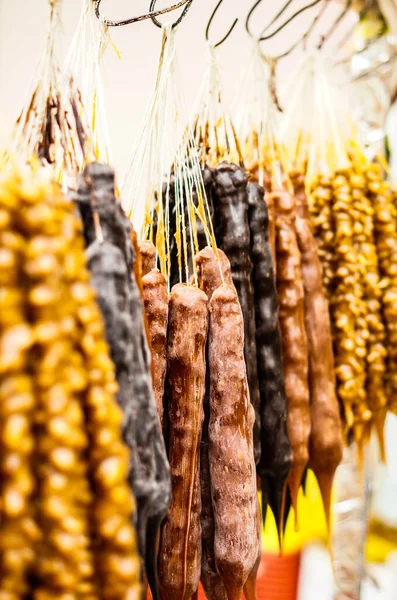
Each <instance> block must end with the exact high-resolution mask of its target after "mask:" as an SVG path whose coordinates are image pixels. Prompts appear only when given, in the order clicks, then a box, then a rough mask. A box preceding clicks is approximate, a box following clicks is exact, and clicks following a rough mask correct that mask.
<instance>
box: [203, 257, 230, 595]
mask: <svg viewBox="0 0 397 600" xmlns="http://www.w3.org/2000/svg"><path fill="white" fill-rule="evenodd" d="M196 266H197V278H198V284H199V287H200V289H201V290H203V291H204V292H205V294H206V295H207V297H208V299H209V300H211V298H212V294H213V293H214V291H215V290H216V289H217V288H218V287H219V286H220V285H222V276H221V271H220V269H222V274H223V279H224V281H225V282H226V283H228V284H230V285H233V283H232V275H231V272H230V263H229V261H228V259H227V258H226V255H225V254H224V253H223V252H222V250H218V259H217V258H216V256H215V254H214V252H213V250H212V249H211V248H204V250H201V251H200V252H199V253H198V254H196ZM207 362H208V361H207ZM206 380H207V382H206V390H205V399H204V424H203V432H202V437H201V444H200V482H201V544H202V557H201V583H202V585H203V588H204V591H205V595H206V597H207V599H208V600H227V594H226V590H225V586H224V585H223V581H222V578H221V577H220V575H219V573H218V572H217V570H216V565H215V554H214V537H215V523H214V511H213V508H212V499H211V474H210V462H209V448H208V425H209V420H210V398H209V396H210V385H209V370H207V378H206Z"/></svg>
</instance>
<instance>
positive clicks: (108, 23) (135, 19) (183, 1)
mask: <svg viewBox="0 0 397 600" xmlns="http://www.w3.org/2000/svg"><path fill="white" fill-rule="evenodd" d="M94 1H95V15H96V17H97V18H98V19H100V20H101V19H102V21H103V23H104V24H105V25H106V26H107V27H122V26H123V25H131V23H138V22H139V21H145V20H146V19H153V18H155V17H159V16H160V15H164V14H166V13H169V12H171V11H173V10H176V9H177V8H181V6H184V5H185V4H187V3H189V4H190V3H191V2H192V1H193V0H180V2H177V3H176V4H173V5H172V6H169V7H168V8H162V9H161V10H156V11H154V12H150V13H147V14H146V15H140V16H139V17H132V18H131V19H125V20H123V21H110V20H109V19H105V18H102V15H101V14H100V12H99V7H100V4H101V2H102V0H94ZM185 10H186V7H185ZM184 12H185V11H184ZM182 14H183V13H182Z"/></svg>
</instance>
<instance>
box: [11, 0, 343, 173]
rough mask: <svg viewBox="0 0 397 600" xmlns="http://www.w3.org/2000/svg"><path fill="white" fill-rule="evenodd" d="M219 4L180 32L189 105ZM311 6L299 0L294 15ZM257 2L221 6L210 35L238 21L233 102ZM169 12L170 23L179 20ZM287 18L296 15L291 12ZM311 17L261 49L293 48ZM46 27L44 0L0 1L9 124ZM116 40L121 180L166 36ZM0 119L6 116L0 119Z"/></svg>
mask: <svg viewBox="0 0 397 600" xmlns="http://www.w3.org/2000/svg"><path fill="white" fill-rule="evenodd" d="M172 2H173V0H159V1H158V3H157V6H158V7H159V8H161V7H164V6H169V5H170V4H172ZM284 2H285V0H263V3H262V5H263V7H261V8H258V10H257V11H256V12H255V21H253V25H255V29H256V31H258V32H259V31H260V30H261V29H262V28H263V27H264V25H265V24H266V23H267V22H268V21H269V20H270V19H271V18H272V17H273V16H274V15H275V14H276V12H277V11H278V10H279V9H280V7H281V6H282V5H283V4H284ZM81 3H82V0H64V8H63V36H62V47H63V52H64V53H65V52H66V51H67V47H68V43H69V42H70V39H71V36H72V34H73V31H74V29H75V27H76V25H77V20H78V17H79V14H80V8H81ZM216 3H217V0H194V1H193V5H192V8H191V10H190V12H189V14H188V16H187V17H186V19H185V20H184V21H183V23H182V24H181V26H180V28H179V31H178V49H179V63H180V68H181V72H182V76H183V80H184V83H185V93H186V98H187V101H188V106H190V105H191V104H192V103H193V102H194V100H195V97H196V94H197V91H198V87H199V85H200V82H201V80H202V77H203V73H204V69H205V62H206V46H205V38H204V32H205V27H206V24H207V21H208V18H209V15H210V14H211V12H212V10H213V8H214V7H215V5H216ZM307 3H308V0H295V2H294V3H293V7H294V10H295V9H298V8H300V7H301V6H304V5H305V4H307ZM252 4H253V0H224V2H223V5H222V6H221V8H220V10H219V11H218V13H217V16H216V19H215V21H214V26H213V28H212V31H211V35H212V36H214V37H215V38H219V37H222V36H223V34H224V33H225V32H226V31H227V29H228V28H229V26H230V24H231V23H232V22H233V20H234V18H235V17H240V22H239V24H238V26H237V29H236V30H235V32H234V33H233V35H232V37H231V38H230V39H229V40H228V41H227V42H226V43H225V45H224V46H223V47H222V53H221V54H222V57H223V64H224V82H225V91H226V93H227V97H229V98H232V97H233V95H234V90H235V86H236V81H237V80H238V78H239V76H240V74H241V73H242V70H243V69H244V64H246V61H247V58H248V55H249V52H250V38H249V37H248V35H247V34H246V32H245V29H244V21H245V15H246V14H247V12H248V10H249V8H250V7H251V6H252ZM148 6H149V0H103V1H102V8H101V10H102V11H103V13H104V14H105V15H107V16H108V17H109V18H110V19H118V18H122V17H129V16H134V15H138V14H142V13H144V12H146V11H147V8H148ZM337 13H338V7H337V5H335V6H330V7H329V9H328V12H327V19H325V23H324V24H323V25H324V26H325V27H326V26H327V24H328V23H330V22H331V19H332V15H335V14H337ZM174 14H176V13H171V14H170V18H172V19H173V18H174ZM288 14H291V11H289V13H288ZM309 20H310V11H307V12H306V13H304V14H303V15H302V16H300V17H298V18H297V19H296V20H295V21H294V22H293V24H292V25H291V26H289V27H288V28H287V29H286V30H285V31H283V33H282V34H280V35H279V36H277V38H275V41H272V42H266V43H264V44H263V50H264V51H265V52H269V53H275V54H277V53H280V52H282V50H283V49H285V48H288V47H289V46H291V45H292V43H293V42H294V40H296V39H297V37H298V36H299V34H300V32H303V30H304V29H303V28H304V27H305V24H306V23H307V22H308V21H309ZM47 22H48V3H47V1H46V0H0V110H1V111H2V113H3V118H4V120H5V121H6V122H8V123H11V122H12V121H13V120H15V118H16V117H17V115H18V113H19V111H20V108H21V106H22V103H23V101H24V100H25V99H26V94H27V89H28V87H29V84H30V82H31V80H32V77H33V74H34V68H35V65H36V63H37V61H38V59H39V57H40V55H41V51H42V48H43V44H44V39H45V34H46V29H47ZM112 37H113V39H114V41H115V43H116V45H117V46H118V47H119V49H120V50H121V52H122V54H123V56H122V60H118V59H117V57H116V55H115V53H114V52H111V51H109V52H108V53H107V55H106V60H105V64H106V81H105V83H106V99H107V108H108V115H109V126H110V139H111V145H112V150H113V157H114V162H115V166H116V168H117V170H118V172H119V174H122V173H123V172H124V168H125V166H126V162H127V160H128V156H129V154H130V150H131V148H132V146H133V145H134V141H135V138H136V135H137V130H138V128H139V125H140V122H141V119H142V116H143V113H144V109H145V104H146V103H147V101H148V98H149V96H150V92H151V90H152V89H153V85H154V79H155V74H156V64H157V60H158V54H159V45H160V40H161V32H160V30H159V29H158V28H156V27H155V26H154V25H152V23H151V22H150V21H146V22H142V23H138V24H135V25H131V26H128V27H123V28H116V29H113V30H112ZM298 59H299V52H295V53H294V54H293V56H291V57H290V58H288V59H286V60H284V61H283V62H282V63H281V65H280V78H281V80H282V79H283V78H285V76H286V75H287V74H288V72H289V70H290V69H291V67H292V66H293V65H294V64H296V62H297V60H298ZM0 114H1V113H0Z"/></svg>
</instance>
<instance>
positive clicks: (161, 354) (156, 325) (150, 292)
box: [142, 269, 168, 427]
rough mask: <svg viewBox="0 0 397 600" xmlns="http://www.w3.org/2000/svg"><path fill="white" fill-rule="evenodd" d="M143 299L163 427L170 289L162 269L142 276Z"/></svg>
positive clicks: (154, 387) (158, 411) (158, 407)
mask: <svg viewBox="0 0 397 600" xmlns="http://www.w3.org/2000/svg"><path fill="white" fill-rule="evenodd" d="M142 285H143V300H144V305H145V313H146V319H147V323H148V329H149V340H150V348H151V352H152V376H153V393H154V398H155V400H156V406H157V413H158V415H159V418H160V423H161V426H162V427H163V416H164V385H165V374H166V370H167V327H168V291H167V282H166V280H165V277H164V275H162V274H161V273H160V271H158V270H156V269H153V270H152V271H150V272H149V273H147V274H146V275H144V277H143V278H142Z"/></svg>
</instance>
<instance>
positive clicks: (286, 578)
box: [148, 552, 300, 600]
mask: <svg viewBox="0 0 397 600" xmlns="http://www.w3.org/2000/svg"><path fill="white" fill-rule="evenodd" d="M299 567H300V552H297V553H295V554H286V555H283V556H279V555H278V554H264V555H263V556H262V562H261V565H260V567H259V572H258V582H257V598H258V600H297V593H298V581H299ZM148 600H151V594H150V593H148ZM198 600H206V597H205V594H204V590H203V588H202V586H201V584H200V586H199V594H198Z"/></svg>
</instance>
